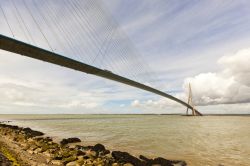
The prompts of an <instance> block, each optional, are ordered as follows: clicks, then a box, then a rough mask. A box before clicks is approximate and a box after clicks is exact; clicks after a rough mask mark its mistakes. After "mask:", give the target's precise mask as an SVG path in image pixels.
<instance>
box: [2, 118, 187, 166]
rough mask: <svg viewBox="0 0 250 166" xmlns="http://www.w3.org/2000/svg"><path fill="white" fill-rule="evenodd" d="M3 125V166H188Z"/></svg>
mask: <svg viewBox="0 0 250 166" xmlns="http://www.w3.org/2000/svg"><path fill="white" fill-rule="evenodd" d="M7 123H8V121H5V122H0V135H1V137H0V165H4V166H12V165H13V166H29V165H32V166H47V165H48V166H50V165H51V166H52V165H61V166H64V165H65V166H82V165H83V166H92V165H93V166H186V165H187V163H186V162H185V161H180V160H168V159H164V158H161V157H157V158H154V159H149V158H147V157H145V156H143V155H140V156H139V157H135V156H133V155H131V154H129V153H128V152H121V151H112V152H111V151H109V150H107V149H106V148H105V146H104V145H102V144H96V145H94V146H82V145H78V144H77V143H80V142H81V140H80V139H79V138H74V137H72V138H66V139H63V140H62V141H61V142H60V143H56V142H54V141H53V139H52V138H50V137H45V136H44V133H42V132H40V131H35V130H32V129H30V128H22V127H18V126H13V125H8V124H7Z"/></svg>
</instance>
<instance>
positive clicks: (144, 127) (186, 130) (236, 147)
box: [0, 115, 250, 166]
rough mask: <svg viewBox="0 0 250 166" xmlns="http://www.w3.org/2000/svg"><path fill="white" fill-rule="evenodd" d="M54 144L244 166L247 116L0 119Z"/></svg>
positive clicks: (249, 150)
mask: <svg viewBox="0 0 250 166" xmlns="http://www.w3.org/2000/svg"><path fill="white" fill-rule="evenodd" d="M1 119H2V120H3V119H4V120H6V119H10V120H13V121H12V122H11V124H16V125H19V126H24V127H30V128H32V129H36V130H39V131H42V132H45V133H46V134H47V135H48V136H52V137H54V138H55V139H57V140H60V139H61V138H65V137H79V138H81V140H82V144H85V145H92V144H95V143H102V144H104V145H105V146H106V147H107V148H109V149H111V150H112V149H113V150H121V151H128V152H129V153H131V154H134V155H139V154H143V155H145V156H149V157H158V156H161V157H164V158H167V159H180V160H185V161H186V162H187V163H188V165H190V166H218V165H220V164H221V165H224V166H234V165H237V166H249V165H250V116H203V117H186V116H178V115H0V120H1Z"/></svg>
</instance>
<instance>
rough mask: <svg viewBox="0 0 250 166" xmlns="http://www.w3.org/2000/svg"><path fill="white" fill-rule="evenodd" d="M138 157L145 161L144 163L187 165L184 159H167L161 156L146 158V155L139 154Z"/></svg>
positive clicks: (167, 165) (165, 165) (171, 165)
mask: <svg viewBox="0 0 250 166" xmlns="http://www.w3.org/2000/svg"><path fill="white" fill-rule="evenodd" d="M139 158H140V159H141V160H143V161H145V164H146V165H163V166H174V165H178V166H186V165H187V164H186V162H185V161H179V160H176V161H173V160H167V159H164V158H162V157H158V158H155V159H148V158H147V157H145V156H142V155H140V156H139Z"/></svg>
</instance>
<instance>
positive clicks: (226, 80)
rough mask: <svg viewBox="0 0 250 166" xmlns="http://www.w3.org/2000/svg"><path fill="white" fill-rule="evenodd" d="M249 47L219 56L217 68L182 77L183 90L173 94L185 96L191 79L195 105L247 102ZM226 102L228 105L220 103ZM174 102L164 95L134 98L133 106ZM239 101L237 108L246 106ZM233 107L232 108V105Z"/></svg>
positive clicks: (249, 95) (249, 90)
mask: <svg viewBox="0 0 250 166" xmlns="http://www.w3.org/2000/svg"><path fill="white" fill-rule="evenodd" d="M249 64H250V48H248V49H243V50H240V51H238V52H237V53H236V54H234V55H229V56H223V57H221V58H220V59H219V60H218V65H219V66H220V67H221V69H220V70H219V71H218V72H208V73H200V74H198V75H196V76H194V77H188V78H186V79H185V80H184V83H183V90H184V92H181V93H177V94H175V95H174V96H176V97H177V98H179V99H182V100H184V101H186V100H187V94H188V84H189V83H191V86H192V91H193V100H194V103H195V105H196V106H197V105H198V106H207V105H220V106H219V107H218V108H221V109H222V108H223V109H224V110H225V108H227V109H230V107H232V105H231V104H237V105H238V104H241V103H248V106H249V103H250V66H249ZM224 104H228V107H226V106H224V107H222V106H221V105H224ZM177 105H178V104H177V103H174V102H171V101H170V100H166V99H164V98H160V99H158V100H144V101H139V100H134V101H133V102H132V103H131V106H133V107H139V108H146V107H152V108H154V109H166V108H168V107H169V106H175V107H176V106H177ZM248 106H246V107H244V106H242V105H240V107H239V108H243V109H244V110H247V109H248V110H249V109H250V108H249V107H248ZM234 110H235V109H234Z"/></svg>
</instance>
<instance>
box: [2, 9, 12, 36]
mask: <svg viewBox="0 0 250 166" xmlns="http://www.w3.org/2000/svg"><path fill="white" fill-rule="evenodd" d="M0 8H1V11H2V13H3V16H4V19H5V21H6V23H7V24H8V27H9V30H10V32H11V34H12V36H13V37H15V35H14V33H13V31H12V29H11V26H10V24H9V21H8V19H7V17H6V15H5V13H4V10H3V8H2V6H1V4H0Z"/></svg>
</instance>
